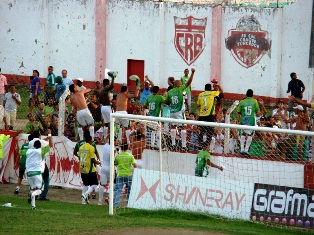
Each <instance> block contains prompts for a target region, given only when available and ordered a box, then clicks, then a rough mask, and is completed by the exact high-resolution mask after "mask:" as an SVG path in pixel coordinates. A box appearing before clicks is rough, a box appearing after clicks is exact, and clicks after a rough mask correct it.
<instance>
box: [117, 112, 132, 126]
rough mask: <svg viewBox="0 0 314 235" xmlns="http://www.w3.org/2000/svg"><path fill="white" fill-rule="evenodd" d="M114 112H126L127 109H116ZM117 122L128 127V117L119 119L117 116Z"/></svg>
mask: <svg viewBox="0 0 314 235" xmlns="http://www.w3.org/2000/svg"><path fill="white" fill-rule="evenodd" d="M116 113H120V114H128V112H127V111H116ZM117 122H118V123H119V125H123V126H124V127H129V120H128V119H119V118H117Z"/></svg>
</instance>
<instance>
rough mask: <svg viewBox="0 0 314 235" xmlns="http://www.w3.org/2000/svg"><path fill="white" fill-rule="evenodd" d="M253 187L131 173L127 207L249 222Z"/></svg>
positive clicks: (146, 172)
mask: <svg viewBox="0 0 314 235" xmlns="http://www.w3.org/2000/svg"><path fill="white" fill-rule="evenodd" d="M253 192H254V184H253V183H243V182H240V181H233V180H226V179H217V178H212V179H211V178H205V177H195V176H189V175H181V174H174V173H163V174H162V178H161V177H160V173H159V172H158V171H152V170H144V169H134V174H133V181H132V190H131V192H130V198H129V202H128V207H131V208H138V209H149V210H153V209H179V210H186V211H196V212H203V213H208V214H217V215H221V216H226V217H228V218H238V219H245V220H249V219H250V213H251V206H252V197H253Z"/></svg>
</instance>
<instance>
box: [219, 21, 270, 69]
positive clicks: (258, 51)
mask: <svg viewBox="0 0 314 235" xmlns="http://www.w3.org/2000/svg"><path fill="white" fill-rule="evenodd" d="M267 36H268V32H267V31H264V30H261V25H260V23H259V22H258V21H257V20H256V18H255V17H254V16H253V15H251V16H243V17H242V18H241V19H240V20H239V22H238V23H237V26H236V29H231V30H229V37H228V38H227V39H226V40H225V41H226V47H227V49H229V50H230V51H231V54H232V56H233V57H234V58H235V59H236V61H237V62H238V63H239V64H240V65H242V66H243V67H245V68H250V67H252V66H253V65H255V64H256V63H257V62H259V60H260V59H261V58H262V57H263V55H264V54H265V53H266V51H268V50H270V47H271V41H270V40H267Z"/></svg>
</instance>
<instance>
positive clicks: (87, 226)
mask: <svg viewBox="0 0 314 235" xmlns="http://www.w3.org/2000/svg"><path fill="white" fill-rule="evenodd" d="M0 188H1V185H0ZM7 202H11V203H13V204H16V205H17V207H13V208H7V207H0V234H167V235H171V234H180V233H181V234H194V235H197V234H267V235H272V234H313V230H312V231H304V230H296V229H294V230H291V229H289V228H288V229H285V228H278V227H271V226H267V225H264V224H257V223H255V224H254V223H252V222H249V221H237V220H231V221H230V220H226V219H223V218H217V217H213V216H206V215H203V214H196V213H188V212H179V211H173V210H167V211H165V210H163V211H144V210H135V209H118V210H117V211H116V214H115V215H114V216H110V215H108V206H97V205H81V204H77V203H66V202H61V201H54V200H52V201H49V202H40V203H37V210H31V209H30V208H31V207H30V205H29V204H28V203H27V200H26V198H24V197H16V196H14V195H4V194H0V205H3V204H4V203H7ZM39 204H40V205H39ZM311 232H312V233H311Z"/></svg>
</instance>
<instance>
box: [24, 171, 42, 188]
mask: <svg viewBox="0 0 314 235" xmlns="http://www.w3.org/2000/svg"><path fill="white" fill-rule="evenodd" d="M27 182H28V183H29V187H30V189H36V188H37V189H41V188H42V186H43V185H42V183H43V177H42V175H41V174H40V175H34V176H28V177H27Z"/></svg>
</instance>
